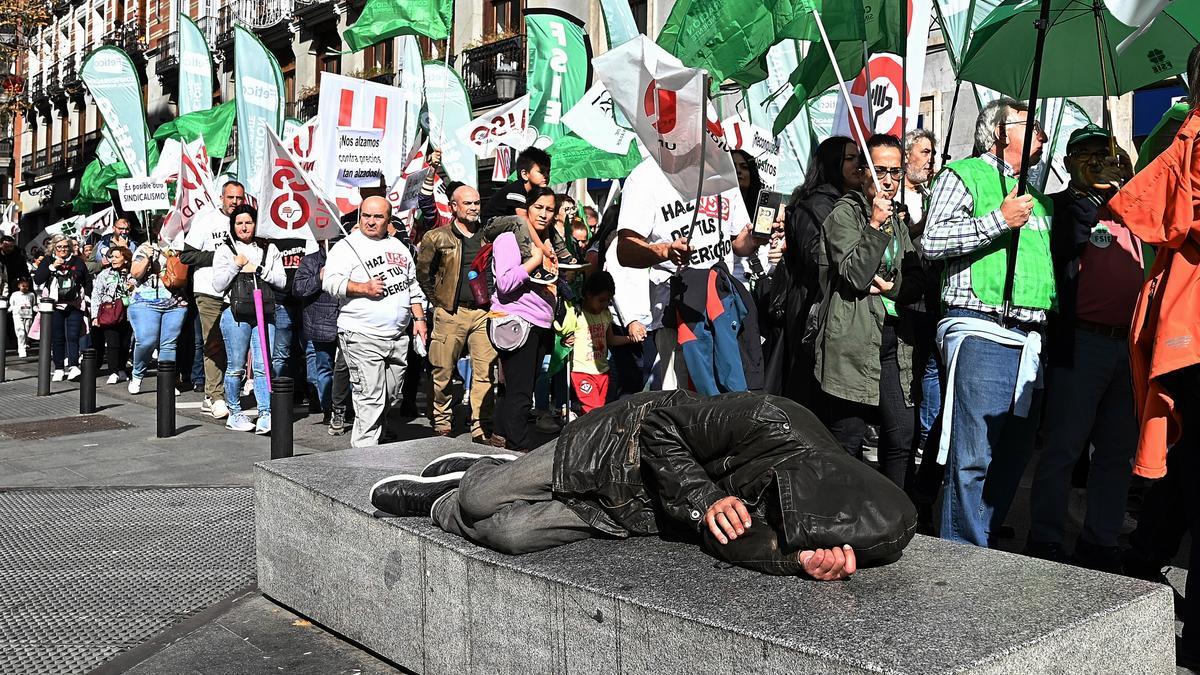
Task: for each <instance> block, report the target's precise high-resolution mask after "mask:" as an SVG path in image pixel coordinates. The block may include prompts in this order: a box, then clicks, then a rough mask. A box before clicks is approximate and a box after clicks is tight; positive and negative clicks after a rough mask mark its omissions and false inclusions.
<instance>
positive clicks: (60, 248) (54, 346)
mask: <svg viewBox="0 0 1200 675" xmlns="http://www.w3.org/2000/svg"><path fill="white" fill-rule="evenodd" d="M49 248H50V250H49V251H48V252H47V254H46V255H45V256H44V257H43V258H42V260H41V262H40V263H39V264H38V266H37V271H35V272H34V273H33V283H34V284H36V285H37V286H39V287H40V288H41V290H42V297H43V299H46V300H49V301H50V302H53V303H54V313H53V314H52V323H51V326H52V332H51V341H50V353H51V356H52V358H53V360H54V373H53V374H52V375H51V377H50V379H51V381H53V382H62V380H63V378H64V377H65V378H66V379H68V380H71V381H74V380H76V379H78V378H79V375H80V374H81V373H82V372H83V371H81V370H80V369H79V339H80V338H81V337H82V336H83V301H84V298H86V297H87V295H88V293H91V291H92V275H91V274H89V273H88V271H87V264H86V263H84V261H83V258H80V257H79V255H78V254H77V253H76V250H77V249H76V243H75V240H74V239H68V238H67V237H64V236H62V235H61V234H56V235H54V238H53V239H51V240H50V247H49ZM64 368H66V369H67V370H66V371H65V373H64Z"/></svg>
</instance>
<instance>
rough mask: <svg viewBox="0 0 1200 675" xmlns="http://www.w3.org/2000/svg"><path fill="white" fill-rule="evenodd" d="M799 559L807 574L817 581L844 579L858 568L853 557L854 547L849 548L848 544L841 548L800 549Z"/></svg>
mask: <svg viewBox="0 0 1200 675" xmlns="http://www.w3.org/2000/svg"><path fill="white" fill-rule="evenodd" d="M799 559H800V564H801V565H803V566H804V571H805V572H806V573H808V576H810V577H812V578H814V579H816V580H817V581H837V580H838V579H845V578H846V577H848V576H850V575H851V574H854V573H855V572H856V571H857V570H858V562H857V561H855V559H854V549H852V548H850V545H849V544H846V545H844V546H842V547H841V548H819V549H817V550H815V551H801V552H800V556H799Z"/></svg>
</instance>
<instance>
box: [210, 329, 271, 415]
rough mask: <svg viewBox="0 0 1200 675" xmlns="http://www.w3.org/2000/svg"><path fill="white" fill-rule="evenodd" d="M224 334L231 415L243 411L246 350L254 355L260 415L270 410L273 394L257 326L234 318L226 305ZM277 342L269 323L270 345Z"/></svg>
mask: <svg viewBox="0 0 1200 675" xmlns="http://www.w3.org/2000/svg"><path fill="white" fill-rule="evenodd" d="M221 337H223V338H224V339H225V362H226V363H227V364H228V365H226V367H225V405H227V406H229V412H230V414H235V413H240V412H242V378H244V377H245V376H246V352H247V351H249V352H251V353H252V354H253V366H254V402H255V405H256V407H257V408H258V414H259V415H260V416H261V415H265V414H269V413H270V412H271V393H270V392H269V391H267V371H266V367H265V362H264V361H263V353H262V346H261V345H260V342H259V339H258V327H257V326H255V325H254V324H252V323H243V322H241V321H238V320H236V319H234V318H233V312H232V311H231V310H230V309H229V308H228V307H226V308H225V309H224V310H222V311H221ZM274 341H275V327H274V326H273V325H271V324H269V323H268V324H267V344H268V345H270V344H272V343H274Z"/></svg>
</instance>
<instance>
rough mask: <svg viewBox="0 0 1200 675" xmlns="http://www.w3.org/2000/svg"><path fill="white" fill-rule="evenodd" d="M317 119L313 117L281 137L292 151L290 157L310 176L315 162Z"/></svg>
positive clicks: (288, 149) (285, 145)
mask: <svg viewBox="0 0 1200 675" xmlns="http://www.w3.org/2000/svg"><path fill="white" fill-rule="evenodd" d="M319 120H320V118H319V117H314V118H312V119H310V120H309V121H307V122H305V123H304V124H301V125H300V126H298V127H296V128H295V129H293V130H292V132H291V133H285V134H284V138H283V145H284V147H286V148H287V151H288V152H290V153H292V157H294V158H295V159H296V161H297V162H299V164H300V168H302V169H304V170H305V171H307V172H308V174H309V176H310V177H311V176H312V173H313V168H315V167H316V164H317V157H316V147H317V122H318V121H319ZM322 187H324V186H322Z"/></svg>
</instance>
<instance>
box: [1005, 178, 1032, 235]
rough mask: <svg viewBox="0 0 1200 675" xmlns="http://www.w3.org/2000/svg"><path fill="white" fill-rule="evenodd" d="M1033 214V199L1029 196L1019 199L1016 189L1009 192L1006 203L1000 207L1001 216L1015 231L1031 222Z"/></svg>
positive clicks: (1025, 195)
mask: <svg viewBox="0 0 1200 675" xmlns="http://www.w3.org/2000/svg"><path fill="white" fill-rule="evenodd" d="M1032 213H1033V197H1031V196H1029V195H1028V194H1024V195H1021V196H1020V197H1018V196H1017V188H1016V187H1014V188H1013V189H1012V190H1011V191H1009V193H1008V196H1007V197H1005V198H1004V203H1003V204H1001V205H1000V215H1002V216H1004V222H1006V223H1008V226H1009V227H1010V228H1012V229H1014V230H1015V229H1017V228H1020V227H1021V226H1023V225H1025V223H1027V222H1029V216H1030V214H1032Z"/></svg>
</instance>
